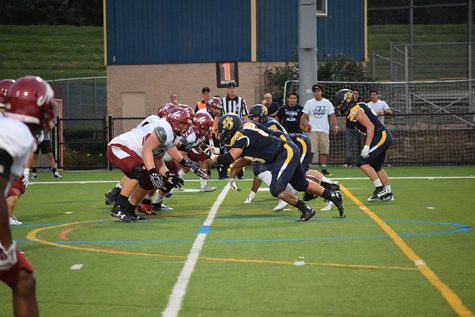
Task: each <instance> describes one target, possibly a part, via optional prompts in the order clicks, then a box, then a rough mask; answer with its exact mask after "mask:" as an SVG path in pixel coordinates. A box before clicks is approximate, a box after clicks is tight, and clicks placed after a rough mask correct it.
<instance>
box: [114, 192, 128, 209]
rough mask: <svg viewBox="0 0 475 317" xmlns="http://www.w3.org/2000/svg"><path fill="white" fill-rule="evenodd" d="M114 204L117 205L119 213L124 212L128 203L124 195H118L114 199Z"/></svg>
mask: <svg viewBox="0 0 475 317" xmlns="http://www.w3.org/2000/svg"><path fill="white" fill-rule="evenodd" d="M115 202H116V204H117V205H119V207H120V210H121V211H125V209H126V208H127V204H128V203H129V198H128V197H125V196H124V195H119V197H117V199H116V201H115Z"/></svg>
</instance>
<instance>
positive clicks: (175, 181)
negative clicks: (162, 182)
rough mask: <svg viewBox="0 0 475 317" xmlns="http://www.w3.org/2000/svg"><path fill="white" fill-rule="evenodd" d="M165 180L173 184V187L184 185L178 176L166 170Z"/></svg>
mask: <svg viewBox="0 0 475 317" xmlns="http://www.w3.org/2000/svg"><path fill="white" fill-rule="evenodd" d="M166 176H167V181H168V182H169V183H171V184H172V185H173V187H175V188H182V187H183V185H185V181H184V180H183V179H181V178H180V177H178V175H177V174H170V173H168V172H167V175H166Z"/></svg>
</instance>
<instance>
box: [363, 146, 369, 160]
mask: <svg viewBox="0 0 475 317" xmlns="http://www.w3.org/2000/svg"><path fill="white" fill-rule="evenodd" d="M368 156H369V145H365V146H363V149H362V150H361V157H362V158H367V157H368Z"/></svg>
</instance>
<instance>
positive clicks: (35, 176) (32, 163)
mask: <svg viewBox="0 0 475 317" xmlns="http://www.w3.org/2000/svg"><path fill="white" fill-rule="evenodd" d="M39 153H40V149H39V148H38V149H37V150H36V151H35V152H33V154H32V155H31V157H30V161H29V163H28V165H27V166H30V168H31V179H38V171H37V169H36V164H37V163H38V154H39Z"/></svg>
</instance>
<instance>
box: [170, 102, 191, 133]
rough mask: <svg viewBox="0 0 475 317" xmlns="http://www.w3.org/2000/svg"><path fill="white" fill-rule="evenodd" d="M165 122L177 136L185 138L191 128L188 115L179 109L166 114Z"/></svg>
mask: <svg viewBox="0 0 475 317" xmlns="http://www.w3.org/2000/svg"><path fill="white" fill-rule="evenodd" d="M167 121H168V123H170V125H171V126H172V129H173V132H175V133H176V134H177V135H183V136H186V135H187V133H188V132H189V130H190V127H191V118H190V114H189V113H188V112H187V111H186V110H185V109H183V108H180V107H176V109H174V110H173V111H172V112H170V113H168V114H167Z"/></svg>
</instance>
